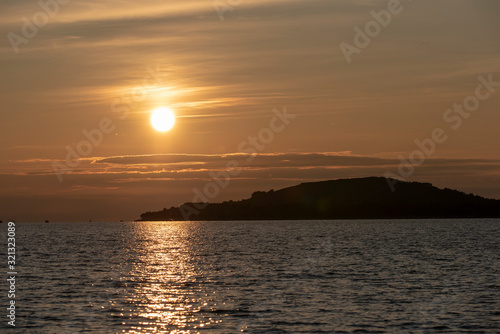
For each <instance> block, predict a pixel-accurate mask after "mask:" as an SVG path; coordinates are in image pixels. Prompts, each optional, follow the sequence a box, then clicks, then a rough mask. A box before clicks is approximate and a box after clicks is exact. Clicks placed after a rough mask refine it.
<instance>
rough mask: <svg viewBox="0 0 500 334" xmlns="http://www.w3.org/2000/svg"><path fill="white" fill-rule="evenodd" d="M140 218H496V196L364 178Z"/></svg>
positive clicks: (301, 186) (499, 207)
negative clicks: (487, 196) (492, 197)
mask: <svg viewBox="0 0 500 334" xmlns="http://www.w3.org/2000/svg"><path fill="white" fill-rule="evenodd" d="M140 217H141V218H140V219H138V221H165V220H176V221H177V220H285V219H286V220H305V219H382V218H385V219H395V218H497V217H500V200H495V199H487V198H484V197H481V196H477V195H474V194H466V193H464V192H461V191H458V190H452V189H448V188H445V189H440V188H438V187H435V186H433V185H432V184H430V183H422V182H406V181H399V180H395V179H389V178H384V177H366V178H352V179H339V180H329V181H319V182H308V183H302V184H299V185H296V186H292V187H287V188H283V189H280V190H276V191H275V190H270V191H257V192H254V193H253V194H252V196H251V197H250V198H248V199H243V200H240V201H225V202H221V203H191V202H188V203H184V204H182V205H180V206H179V207H171V208H169V209H167V208H164V209H163V210H161V211H155V212H145V213H143V214H141V216H140Z"/></svg>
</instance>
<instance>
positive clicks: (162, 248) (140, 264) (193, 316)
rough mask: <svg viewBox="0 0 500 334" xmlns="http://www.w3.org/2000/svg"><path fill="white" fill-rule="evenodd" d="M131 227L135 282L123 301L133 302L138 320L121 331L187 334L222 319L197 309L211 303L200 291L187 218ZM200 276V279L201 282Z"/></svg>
mask: <svg viewBox="0 0 500 334" xmlns="http://www.w3.org/2000/svg"><path fill="white" fill-rule="evenodd" d="M151 225H153V226H151ZM136 226H137V229H138V231H137V232H138V236H140V237H139V238H138V239H137V240H136V242H137V241H139V243H138V245H139V246H140V247H141V249H140V251H139V252H138V254H140V256H139V258H138V259H137V260H138V261H134V262H135V263H134V265H133V267H132V273H133V276H136V277H139V279H138V283H139V284H136V285H135V287H134V289H133V292H132V293H131V296H130V297H129V299H128V303H129V304H130V305H131V306H133V307H132V310H133V313H132V314H130V316H131V318H133V319H140V320H139V322H138V324H130V326H126V327H128V328H127V329H124V330H123V331H122V332H123V333H129V334H132V333H134V334H135V333H178V334H188V333H197V332H198V331H197V330H198V329H202V328H204V327H205V328H206V326H209V325H213V324H217V323H220V322H222V320H221V319H219V318H216V317H215V318H213V317H206V316H203V315H201V314H200V312H201V311H202V309H205V310H210V309H211V306H217V303H216V302H215V303H214V299H215V298H216V296H211V295H210V293H209V292H206V291H203V288H202V286H204V285H205V284H206V283H207V282H206V279H203V275H202V274H201V273H198V272H197V269H196V263H197V261H198V260H197V259H196V258H195V256H196V254H197V253H199V250H196V249H194V248H195V247H193V244H192V242H193V241H194V240H193V238H191V233H190V230H191V228H192V227H191V226H189V223H173V224H168V225H167V224H161V223H144V224H143V225H136ZM150 227H154V228H150ZM204 275H206V273H204ZM200 280H204V281H205V282H204V283H203V284H201V282H200ZM212 294H214V293H212ZM198 315H200V316H198ZM215 315H216V313H215ZM125 324H126V323H125Z"/></svg>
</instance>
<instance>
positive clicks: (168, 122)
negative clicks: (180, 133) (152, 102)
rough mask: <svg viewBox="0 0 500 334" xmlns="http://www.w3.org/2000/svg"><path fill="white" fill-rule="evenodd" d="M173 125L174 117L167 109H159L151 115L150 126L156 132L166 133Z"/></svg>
mask: <svg viewBox="0 0 500 334" xmlns="http://www.w3.org/2000/svg"><path fill="white" fill-rule="evenodd" d="M174 124H175V115H174V113H173V112H172V110H170V109H169V108H165V107H160V108H157V109H155V110H153V112H152V114H151V125H152V126H153V128H155V130H156V131H161V132H164V131H168V130H170V129H171V128H172V127H173V126H174Z"/></svg>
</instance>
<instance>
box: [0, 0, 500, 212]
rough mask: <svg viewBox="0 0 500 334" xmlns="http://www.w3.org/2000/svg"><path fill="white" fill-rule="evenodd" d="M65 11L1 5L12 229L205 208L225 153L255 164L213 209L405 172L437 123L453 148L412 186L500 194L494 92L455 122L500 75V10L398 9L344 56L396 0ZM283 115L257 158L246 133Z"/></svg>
mask: <svg viewBox="0 0 500 334" xmlns="http://www.w3.org/2000/svg"><path fill="white" fill-rule="evenodd" d="M392 1H394V0H392ZM61 2H63V3H57V7H56V6H55V5H54V3H55V2H54V1H43V0H42V1H41V3H47V4H49V3H50V6H48V7H46V8H49V9H46V10H49V11H51V12H50V14H52V17H51V16H50V15H46V14H44V12H43V9H42V7H43V6H42V7H41V6H40V3H39V2H38V1H34V0H30V1H27V0H16V1H4V2H3V3H2V5H1V7H2V10H1V12H0V32H1V35H2V36H3V37H2V42H1V43H0V62H1V63H0V66H1V76H0V86H1V90H0V96H1V99H0V101H1V115H2V119H1V120H2V121H1V123H0V130H1V131H0V138H1V140H0V152H1V155H0V180H1V183H0V184H1V187H0V219H2V220H4V221H5V220H9V219H14V220H18V221H44V220H45V219H49V220H51V221H87V220H89V219H92V220H93V221H104V220H119V219H124V220H131V219H137V218H139V215H140V213H142V212H144V211H153V210H160V209H162V208H164V207H167V208H168V207H170V206H177V205H179V204H181V203H183V202H187V201H191V200H193V196H194V191H193V189H194V188H196V189H199V190H202V189H203V187H204V186H205V185H206V184H207V183H208V182H210V181H211V177H212V176H211V175H210V172H212V174H214V173H217V172H220V171H221V170H224V169H225V168H226V164H227V163H228V162H231V161H233V162H234V161H237V162H238V166H240V167H242V168H243V170H242V171H241V173H240V174H238V175H237V176H234V177H232V178H231V180H230V182H229V184H228V185H227V186H226V187H225V188H224V189H221V191H220V194H218V195H217V196H215V197H214V198H211V199H210V200H211V201H214V202H219V201H223V200H229V199H234V200H236V199H241V198H246V197H249V196H250V195H251V193H252V192H253V191H256V190H269V189H271V188H274V189H278V188H283V187H286V186H290V185H295V184H298V183H301V182H308V181H319V180H327V179H336V178H349V177H363V176H383V175H384V173H385V172H386V171H389V172H391V173H393V174H395V175H397V174H398V166H399V164H400V160H398V157H400V156H401V157H404V158H405V159H408V158H409V156H410V155H411V152H412V151H414V150H415V149H418V147H417V145H416V144H415V140H420V141H422V140H425V139H428V138H432V137H431V136H432V135H431V133H432V132H433V130H434V129H436V128H440V129H442V130H443V132H444V133H445V135H446V136H447V139H446V140H444V142H442V143H437V144H436V149H435V152H433V153H432V154H430V155H429V156H428V157H425V161H424V162H423V164H421V165H420V166H414V172H413V173H411V175H410V176H408V177H406V178H405V179H406V180H409V181H425V182H431V183H433V184H434V185H436V186H439V187H448V188H454V189H459V190H462V191H465V192H467V193H469V192H473V193H475V194H478V195H481V196H486V197H491V198H498V199H500V144H499V143H500V131H499V130H498V128H499V125H500V83H499V84H496V87H493V88H492V86H490V90H488V88H486V87H484V86H482V88H481V89H480V92H481V93H482V94H483V96H485V94H488V97H487V98H484V100H481V101H480V105H479V106H478V108H477V110H475V111H473V112H470V113H469V114H470V115H469V114H468V115H467V117H462V118H461V120H460V124H459V123H458V122H459V121H458V119H457V118H454V121H453V122H452V121H451V120H450V118H451V117H452V116H454V117H456V116H457V115H458V114H451V113H450V112H448V109H450V108H453V106H454V104H463V103H464V101H465V100H466V99H468V97H470V96H474V94H476V91H477V87H478V85H480V84H481V83H482V82H483V81H481V80H480V79H478V78H479V77H481V78H483V79H484V80H487V79H488V78H490V79H492V80H493V81H494V82H500V66H499V65H500V63H499V59H500V43H499V41H500V1H498V0H433V1H431V0H413V1H409V0H406V1H405V0H401V4H400V6H399V7H398V8H399V12H398V13H397V14H392V16H391V22H390V23H389V24H387V25H386V27H381V26H380V25H379V27H380V32H379V33H377V34H374V33H372V35H375V36H374V37H369V38H370V40H371V41H370V43H369V45H368V46H366V47H364V48H358V51H359V52H358V53H354V54H352V55H351V59H350V63H349V62H348V61H347V59H346V57H345V56H344V53H343V51H342V48H341V47H340V45H341V43H343V42H344V43H347V44H349V45H352V46H355V35H356V34H357V33H356V30H355V27H360V29H362V30H363V31H364V30H365V25H366V24H367V23H369V22H370V21H373V20H374V17H373V15H372V14H371V12H372V11H375V12H377V13H378V12H380V11H383V10H385V11H388V6H389V5H388V3H389V2H391V1H379V0H328V1H323V0H320V1H316V0H308V1H282V0H266V1H261V0H243V1H237V0H231V1H227V0H220V1H219V0H217V1H215V2H213V1H212V0H205V1H198V0H184V1H170V0H162V1H156V0H149V1H145V2H138V1H126V0H109V1H94V0H90V1H77V0H72V1H61ZM64 2H66V3H64ZM231 3H232V4H231ZM214 4H215V6H214ZM224 6H226V7H224ZM227 6H230V7H227ZM215 7H217V8H218V9H217V8H215ZM221 8H222V10H224V9H226V11H225V12H223V13H222V12H221ZM229 8H231V10H229ZM44 17H45V18H47V22H43V18H44ZM23 18H25V19H23ZM222 19H223V20H222ZM33 20H35V21H36V20H38V22H39V23H41V26H39V27H38V28H37V27H36V26H33V27H35V28H36V29H37V31H36V32H33V30H30V29H29V28H28V27H27V26H26V22H31V23H30V24H29V25H31V24H32V23H33ZM41 20H42V21H41ZM43 23H45V24H43ZM23 26H25V27H24V28H23ZM372 26H373V25H372ZM23 30H24V31H23ZM23 33H24V34H25V35H23ZM26 33H27V34H28V35H29V36H27V35H26ZM30 34H31V35H30ZM14 35H15V36H17V37H13V36H14ZM9 36H10V37H9ZM15 38H18V39H17V41H18V42H19V41H20V40H22V41H23V42H19V43H17V44H16V43H13V42H12V41H13V40H15ZM19 38H20V39H19ZM13 45H14V46H15V47H13ZM16 45H17V46H16ZM344 45H345V44H344ZM15 49H17V50H15ZM16 51H17V52H16ZM493 86H494V85H493ZM469 101H472V100H471V99H469ZM162 106H163V107H168V108H170V109H171V110H172V111H173V112H174V114H175V115H176V122H175V125H174V127H173V128H172V129H171V130H170V131H166V132H159V131H156V130H155V129H154V128H153V127H152V126H151V123H150V116H151V112H152V110H154V109H155V108H157V107H162ZM273 110H274V111H273ZM284 110H286V113H288V114H289V115H293V116H294V118H293V119H292V118H291V116H290V118H289V119H287V120H286V122H284V123H283V127H281V128H280V129H282V131H279V132H274V133H273V138H272V140H269V141H268V143H266V144H265V145H264V144H263V143H262V142H260V143H259V147H260V148H259V149H257V150H256V151H258V153H259V156H257V157H256V158H255V159H253V160H251V161H248V160H250V159H249V156H248V154H246V153H245V150H246V151H248V148H249V147H251V144H250V143H249V136H257V137H258V134H259V133H260V132H262V131H263V130H262V129H265V128H269V127H270V122H272V120H273V118H276V114H277V113H278V114H280V113H281V114H282V113H283V112H284ZM446 115H447V116H448V121H446ZM285 123H286V124H285ZM103 124H104V128H105V129H106V130H107V132H102V131H101V133H102V143H101V142H100V140H97V141H96V143H97V144H92V146H91V147H90V151H91V152H90V153H89V154H88V155H87V156H81V157H80V159H79V160H75V159H73V160H70V162H71V163H72V165H73V167H70V166H68V165H67V162H66V157H67V154H68V151H67V148H68V147H69V148H70V149H72V150H77V146H78V145H79V143H81V142H82V141H85V140H87V137H86V136H85V135H84V132H85V131H87V132H90V133H96V132H95V131H94V132H92V131H93V130H95V129H99V127H100V126H102V125H103ZM275 124H278V125H280V124H279V123H277V122H275ZM96 131H97V130H96ZM99 131H100V130H99ZM266 133H267V134H269V131H267V132H266ZM95 138H97V139H100V138H98V137H95ZM82 145H83V144H81V145H80V148H81V149H82V148H83V146H82ZM86 148H87V149H88V148H89V147H88V146H87V147H86ZM241 148H243V149H244V150H241ZM54 163H56V164H54ZM54 166H67V167H68V170H67V171H66V172H65V173H64V174H62V175H59V177H58V176H57V175H56V172H55V171H54Z"/></svg>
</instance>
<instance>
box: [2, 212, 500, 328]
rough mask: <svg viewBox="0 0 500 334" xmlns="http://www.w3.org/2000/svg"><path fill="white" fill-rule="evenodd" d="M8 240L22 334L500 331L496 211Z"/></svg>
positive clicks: (82, 227)
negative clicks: (476, 215)
mask: <svg viewBox="0 0 500 334" xmlns="http://www.w3.org/2000/svg"><path fill="white" fill-rule="evenodd" d="M0 226H1V228H2V229H3V231H2V237H3V238H5V232H6V228H7V227H6V224H2V225H0ZM16 237H17V271H18V277H17V281H16V288H17V293H16V306H17V314H16V320H17V321H16V323H17V326H16V332H19V333H42V334H44V333H199V332H201V333H241V332H243V333H245V332H246V333H352V332H356V333H460V332H463V333H498V332H500V220H498V219H496V220H492V219H490V220H488V219H478V220H470V219H469V220H466V219H464V220H399V221H398V220H387V221H385V220H375V221H259V222H142V223H133V222H131V223H50V224H35V223H18V224H17V231H16ZM2 243H3V245H4V246H3V249H2V255H4V254H5V249H6V246H5V245H6V243H5V240H4V239H2ZM4 258H6V257H4ZM5 262H6V261H5ZM2 281H3V282H2V291H4V292H5V293H4V292H2V295H3V296H4V297H2V298H1V299H0V300H1V301H2V305H4V306H5V307H6V306H7V302H8V299H7V298H6V285H5V280H2ZM2 309H3V310H4V311H3V313H4V314H3V315H2V319H4V320H2V322H3V323H2V327H3V326H5V325H6V323H7V321H8V319H7V318H6V311H5V308H4V307H3V306H2ZM3 328H4V329H5V327H3Z"/></svg>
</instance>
